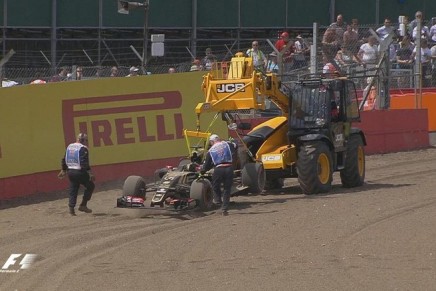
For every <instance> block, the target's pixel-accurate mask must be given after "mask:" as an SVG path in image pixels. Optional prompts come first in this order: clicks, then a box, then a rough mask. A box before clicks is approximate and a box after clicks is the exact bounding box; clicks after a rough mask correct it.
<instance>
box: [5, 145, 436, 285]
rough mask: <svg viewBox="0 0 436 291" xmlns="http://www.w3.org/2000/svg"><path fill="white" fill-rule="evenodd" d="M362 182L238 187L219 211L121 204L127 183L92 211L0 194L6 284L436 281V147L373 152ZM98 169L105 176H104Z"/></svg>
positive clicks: (99, 195)
mask: <svg viewBox="0 0 436 291" xmlns="http://www.w3.org/2000/svg"><path fill="white" fill-rule="evenodd" d="M366 162H367V164H366V183H365V185H364V186H363V187H359V188H354V189H345V188H342V186H341V184H340V178H339V174H337V173H335V175H334V181H333V182H334V185H333V190H332V191H331V192H330V193H328V194H326V195H315V196H305V195H303V194H301V191H300V189H299V187H298V186H297V183H296V180H295V179H288V180H286V184H285V187H284V188H283V189H281V190H280V191H273V192H269V193H265V194H266V195H257V196H238V197H234V198H233V201H234V203H233V204H232V208H231V210H230V215H229V216H227V217H223V216H220V215H219V213H218V212H217V211H210V212H208V213H204V214H203V213H189V214H183V215H170V216H162V215H155V214H153V213H154V212H151V213H150V212H147V211H143V210H130V209H121V210H120V209H115V208H114V206H115V203H116V198H117V197H119V196H120V193H121V190H120V188H121V187H122V183H121V182H118V183H112V184H109V185H106V186H104V187H100V188H99V189H97V191H98V192H96V193H95V194H94V196H93V199H92V200H91V201H90V203H89V206H90V208H92V209H93V213H92V214H85V213H78V216H76V217H70V216H69V215H68V214H67V194H66V192H65V191H63V192H62V193H57V195H56V197H55V198H56V199H54V198H53V197H52V198H51V199H41V198H39V199H36V198H32V199H33V200H32V199H27V200H23V201H13V202H10V203H6V204H5V203H3V204H2V205H1V206H2V208H3V209H1V210H0V234H1V236H0V244H1V251H0V267H1V266H3V264H4V263H5V262H6V260H7V259H8V258H9V256H10V255H11V254H37V260H36V261H35V262H33V263H32V264H31V265H30V267H29V268H28V269H21V270H20V269H19V262H20V258H22V257H20V258H18V259H17V263H16V264H14V265H11V266H10V267H9V268H8V270H15V271H18V272H15V273H10V272H9V273H6V272H1V270H0V290H223V289H225V290H435V288H436V287H435V282H436V227H435V225H436V175H435V173H436V149H434V148H430V149H426V150H420V151H413V152H402V153H393V154H386V155H373V156H369V157H367V160H366ZM97 178H98V177H97Z"/></svg>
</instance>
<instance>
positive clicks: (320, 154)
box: [297, 141, 333, 195]
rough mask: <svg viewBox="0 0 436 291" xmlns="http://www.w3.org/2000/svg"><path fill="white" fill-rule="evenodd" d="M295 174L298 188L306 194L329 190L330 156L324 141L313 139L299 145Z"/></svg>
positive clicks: (331, 168) (330, 184)
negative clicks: (298, 184)
mask: <svg viewBox="0 0 436 291" xmlns="http://www.w3.org/2000/svg"><path fill="white" fill-rule="evenodd" d="M297 174H298V182H299V183H300V188H301V190H302V191H303V193H304V194H306V195H311V194H317V193H325V192H328V191H330V190H331V188H332V180H333V166H332V157H331V152H330V149H329V147H328V145H327V144H326V143H325V142H322V141H313V142H307V143H305V144H303V145H302V146H301V148H300V151H299V152H298V160H297Z"/></svg>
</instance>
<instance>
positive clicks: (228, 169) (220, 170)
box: [201, 134, 237, 216]
mask: <svg viewBox="0 0 436 291" xmlns="http://www.w3.org/2000/svg"><path fill="white" fill-rule="evenodd" d="M209 142H210V144H211V148H210V149H209V151H208V152H207V154H206V159H205V161H204V164H203V165H202V168H201V173H204V172H206V171H208V170H210V169H212V168H215V170H214V171H213V175H212V187H213V192H214V199H213V200H214V203H215V204H216V205H221V210H222V214H223V215H224V216H227V215H228V208H229V202H230V191H231V188H232V184H233V158H232V156H233V154H234V153H235V152H236V148H237V145H236V144H235V143H233V142H229V141H222V140H221V139H220V138H219V136H218V135H216V134H212V135H211V136H210V138H209ZM221 184H224V191H223V192H222V191H221Z"/></svg>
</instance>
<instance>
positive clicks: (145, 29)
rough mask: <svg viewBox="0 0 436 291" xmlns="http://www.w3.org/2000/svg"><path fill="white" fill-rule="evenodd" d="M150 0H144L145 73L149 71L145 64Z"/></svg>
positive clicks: (143, 57)
mask: <svg viewBox="0 0 436 291" xmlns="http://www.w3.org/2000/svg"><path fill="white" fill-rule="evenodd" d="M148 5H149V0H145V1H144V42H143V45H142V64H141V65H142V70H143V71H144V73H145V72H146V71H147V70H146V69H145V66H146V65H147V58H148V54H147V52H148V8H149V6H148Z"/></svg>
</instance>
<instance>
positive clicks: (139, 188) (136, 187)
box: [123, 176, 146, 199]
mask: <svg viewBox="0 0 436 291" xmlns="http://www.w3.org/2000/svg"><path fill="white" fill-rule="evenodd" d="M145 189H146V188H145V180H144V179H143V178H142V177H140V176H129V177H127V179H126V180H125V181H124V185H123V195H124V196H136V197H141V198H144V199H145Z"/></svg>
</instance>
